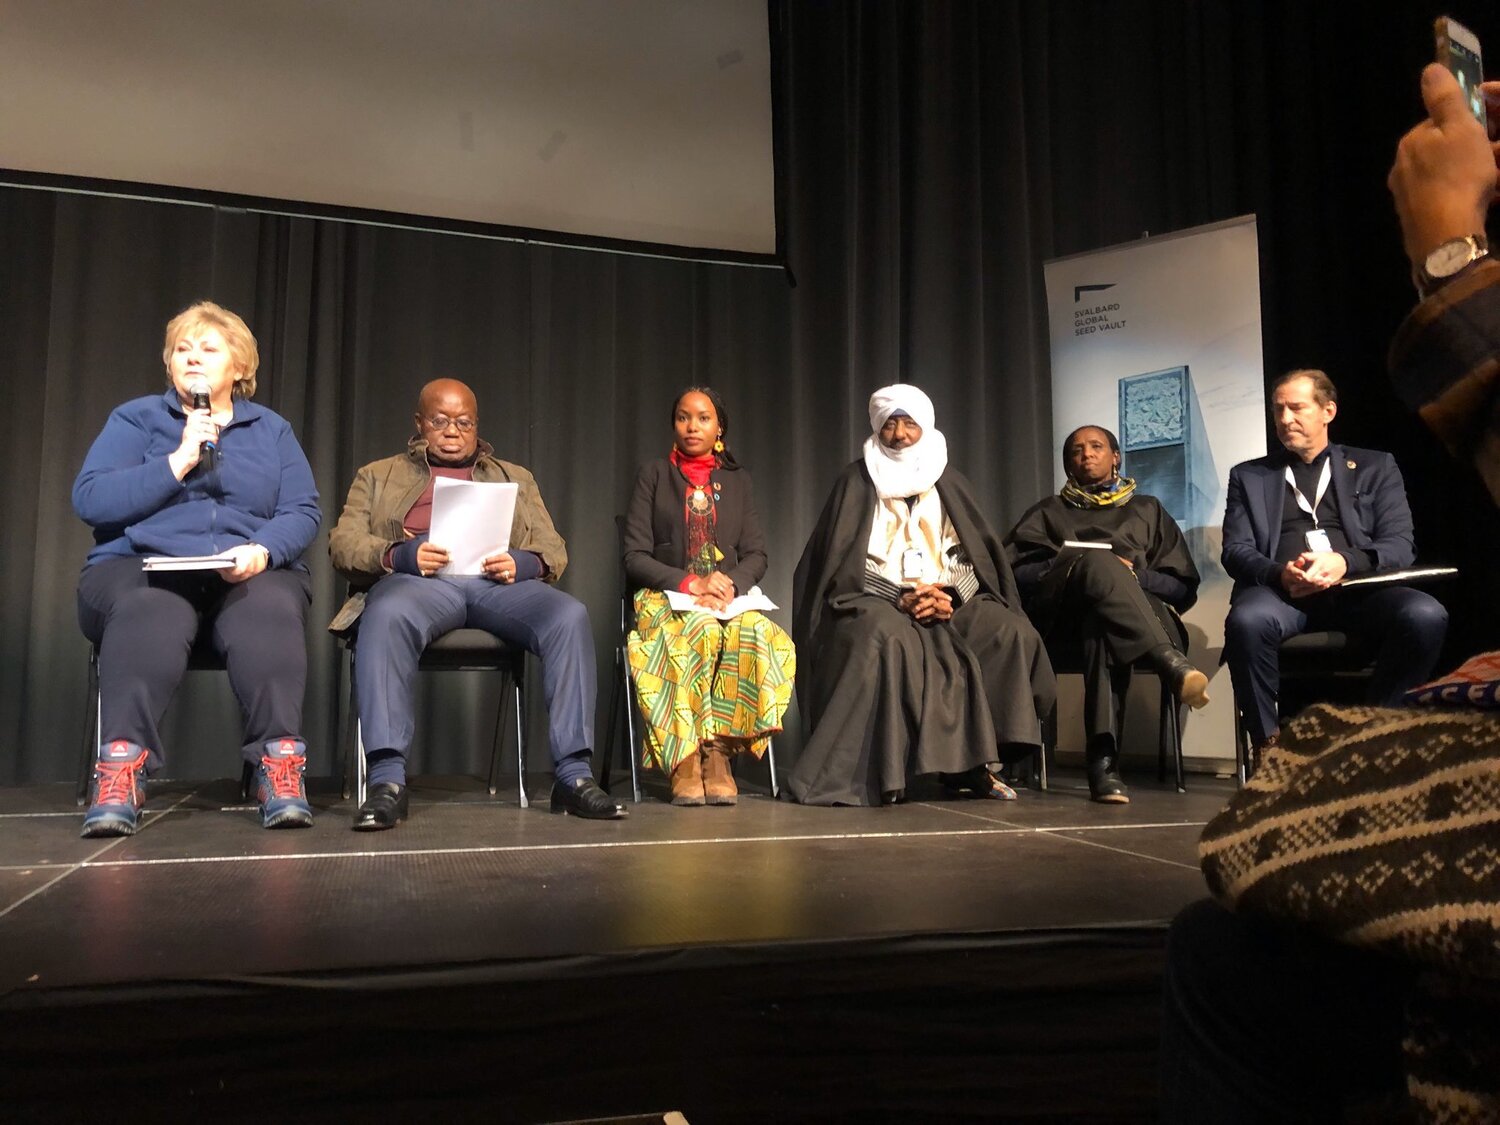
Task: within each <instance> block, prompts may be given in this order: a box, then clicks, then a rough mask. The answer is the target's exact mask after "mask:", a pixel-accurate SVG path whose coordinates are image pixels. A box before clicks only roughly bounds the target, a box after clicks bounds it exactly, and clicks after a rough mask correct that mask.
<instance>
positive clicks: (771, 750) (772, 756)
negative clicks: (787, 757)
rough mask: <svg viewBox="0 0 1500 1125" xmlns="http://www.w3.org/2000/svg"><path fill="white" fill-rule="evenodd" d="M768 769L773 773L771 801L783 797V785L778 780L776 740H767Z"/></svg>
mask: <svg viewBox="0 0 1500 1125" xmlns="http://www.w3.org/2000/svg"><path fill="white" fill-rule="evenodd" d="M766 767H767V768H768V769H769V770H770V771H771V800H773V801H774V800H776V799H777V798H778V797H780V796H781V783H780V782H779V781H777V780H776V740H775V739H774V738H768V739H766Z"/></svg>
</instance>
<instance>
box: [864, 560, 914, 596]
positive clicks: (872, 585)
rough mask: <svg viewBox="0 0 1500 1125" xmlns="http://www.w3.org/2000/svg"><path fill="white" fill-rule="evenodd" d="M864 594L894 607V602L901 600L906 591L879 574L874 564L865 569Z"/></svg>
mask: <svg viewBox="0 0 1500 1125" xmlns="http://www.w3.org/2000/svg"><path fill="white" fill-rule="evenodd" d="M865 593H867V594H870V595H872V596H874V597H877V598H883V599H884V600H885V601H888V602H890V603H891V604H892V605H895V604H896V602H898V601H900V600H901V595H902V594H904V593H906V591H905V590H904V589H902V588H901V587H900V586H897V585H896V584H895V583H894V582H892V581H891V580H890V579H889V578H887V577H886V576H885V575H883V574H881V573H880V571H878V570H876V569H875V566H874V564H873V563H870V564H867V565H866V567H865Z"/></svg>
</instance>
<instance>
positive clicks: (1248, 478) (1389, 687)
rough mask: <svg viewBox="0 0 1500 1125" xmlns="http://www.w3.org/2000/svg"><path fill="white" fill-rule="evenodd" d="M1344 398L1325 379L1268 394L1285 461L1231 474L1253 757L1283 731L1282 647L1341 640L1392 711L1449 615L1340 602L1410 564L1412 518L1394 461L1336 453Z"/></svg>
mask: <svg viewBox="0 0 1500 1125" xmlns="http://www.w3.org/2000/svg"><path fill="white" fill-rule="evenodd" d="M1337 413H1338V392H1337V391H1336V390H1335V388H1334V385H1333V381H1332V380H1331V379H1329V378H1328V376H1327V375H1325V374H1324V373H1323V372H1321V371H1310V370H1304V371H1291V372H1288V373H1287V374H1285V375H1283V376H1281V378H1280V379H1278V380H1277V381H1276V384H1275V386H1274V387H1272V391H1271V414H1272V419H1273V420H1274V421H1275V423H1276V436H1277V438H1278V439H1279V440H1280V441H1281V444H1282V446H1283V447H1284V448H1283V449H1282V450H1279V451H1277V452H1275V453H1272V454H1270V455H1269V456H1266V457H1261V458H1258V459H1256V460H1254V461H1246V462H1244V463H1243V464H1240V465H1236V466H1235V467H1234V468H1233V469H1231V470H1230V472H1229V499H1228V504H1227V507H1226V510H1225V512H1224V551H1223V554H1222V556H1221V558H1222V561H1223V563H1224V569H1225V570H1226V571H1228V572H1229V576H1230V577H1231V578H1233V579H1234V592H1233V594H1232V595H1231V596H1230V599H1229V618H1228V620H1227V621H1226V622H1225V626H1224V634H1225V636H1224V659H1225V661H1226V662H1227V663H1228V664H1229V674H1230V678H1231V679H1232V680H1233V682H1234V694H1235V699H1236V700H1237V701H1238V702H1239V705H1240V706H1241V707H1242V708H1243V709H1244V711H1245V722H1246V725H1247V726H1248V727H1249V730H1250V737H1251V739H1252V741H1253V742H1254V743H1255V745H1256V746H1257V747H1261V746H1264V745H1265V744H1266V743H1268V742H1270V741H1271V740H1272V739H1274V738H1275V736H1276V734H1277V730H1278V724H1277V716H1276V693H1277V688H1278V681H1279V678H1280V677H1279V665H1278V651H1279V648H1280V645H1281V642H1282V641H1283V640H1285V639H1286V638H1287V637H1291V636H1295V635H1296V634H1298V633H1304V632H1307V631H1308V630H1310V629H1337V630H1341V631H1344V632H1348V633H1352V634H1355V635H1357V636H1358V637H1360V638H1361V639H1363V640H1365V641H1366V642H1367V643H1368V644H1369V645H1370V646H1371V648H1372V649H1373V650H1374V652H1375V654H1376V662H1375V677H1374V680H1373V682H1372V684H1371V688H1370V694H1371V697H1372V702H1377V703H1393V702H1396V701H1397V700H1398V699H1399V697H1400V696H1401V694H1402V693H1403V692H1405V691H1406V690H1407V689H1408V688H1412V687H1415V686H1416V685H1418V684H1420V683H1422V682H1423V681H1424V680H1425V679H1427V677H1428V676H1429V675H1430V674H1431V672H1432V668H1433V666H1434V664H1436V662H1437V658H1438V653H1439V650H1440V649H1441V648H1442V645H1443V636H1444V634H1445V633H1446V632H1447V628H1448V613H1447V611H1446V610H1444V609H1443V607H1442V606H1441V605H1440V604H1439V603H1438V602H1437V601H1436V600H1435V599H1433V598H1432V597H1430V596H1429V595H1427V594H1424V593H1423V592H1422V591H1420V590H1413V589H1411V588H1409V587H1405V586H1395V585H1392V586H1377V587H1374V588H1372V589H1369V590H1360V591H1356V590H1352V589H1351V590H1340V589H1336V587H1337V586H1338V585H1339V583H1341V582H1342V581H1343V580H1344V579H1345V578H1355V577H1358V576H1359V575H1362V574H1370V573H1373V572H1376V571H1389V570H1399V569H1400V568H1402V567H1407V566H1410V565H1411V564H1412V561H1413V560H1414V559H1415V558H1416V545H1415V543H1414V541H1413V539H1412V524H1411V509H1410V508H1409V507H1408V506H1407V502H1406V487H1405V485H1404V484H1403V483H1402V480H1401V471H1400V470H1399V469H1398V468H1397V467H1396V461H1395V458H1393V457H1392V456H1391V455H1390V454H1389V453H1379V452H1376V451H1375V450H1371V449H1355V448H1353V447H1352V446H1341V445H1330V444H1329V441H1328V425H1329V423H1330V422H1332V421H1333V418H1334V415H1335V414H1337Z"/></svg>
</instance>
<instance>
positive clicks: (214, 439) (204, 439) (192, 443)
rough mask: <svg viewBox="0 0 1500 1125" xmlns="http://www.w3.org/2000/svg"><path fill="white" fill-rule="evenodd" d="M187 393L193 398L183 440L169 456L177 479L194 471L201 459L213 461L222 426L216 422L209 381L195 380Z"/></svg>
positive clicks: (168, 458)
mask: <svg viewBox="0 0 1500 1125" xmlns="http://www.w3.org/2000/svg"><path fill="white" fill-rule="evenodd" d="M188 394H189V395H191V396H192V400H193V402H192V408H191V409H190V410H188V412H187V421H186V422H185V423H184V424H183V427H182V443H181V444H180V445H178V447H177V449H176V450H175V451H173V452H172V453H171V454H170V455H169V456H168V457H167V462H168V464H170V465H171V467H172V473H173V475H174V476H176V478H177V479H178V480H182V479H183V478H184V477H185V476H187V475H188V473H190V472H192V470H193V467H194V466H195V465H197V464H198V462H199V461H208V462H211V461H212V458H213V456H214V454H215V453H217V452H218V448H219V427H218V426H216V425H214V420H213V414H212V412H211V410H212V405H211V401H210V399H209V392H208V384H207V383H194V384H193V385H192V386H190V387H189V388H188Z"/></svg>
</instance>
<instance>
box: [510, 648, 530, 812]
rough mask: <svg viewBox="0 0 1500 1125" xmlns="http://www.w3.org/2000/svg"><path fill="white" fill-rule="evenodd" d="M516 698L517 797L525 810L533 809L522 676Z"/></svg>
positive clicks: (518, 680) (518, 681)
mask: <svg viewBox="0 0 1500 1125" xmlns="http://www.w3.org/2000/svg"><path fill="white" fill-rule="evenodd" d="M512 694H514V695H515V697H516V796H517V798H518V799H519V800H520V802H521V807H522V808H523V809H529V808H530V807H531V798H530V797H528V796H527V795H526V687H525V685H524V684H523V683H522V681H521V676H520V675H517V676H516V678H515V691H514V692H513V693H512Z"/></svg>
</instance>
